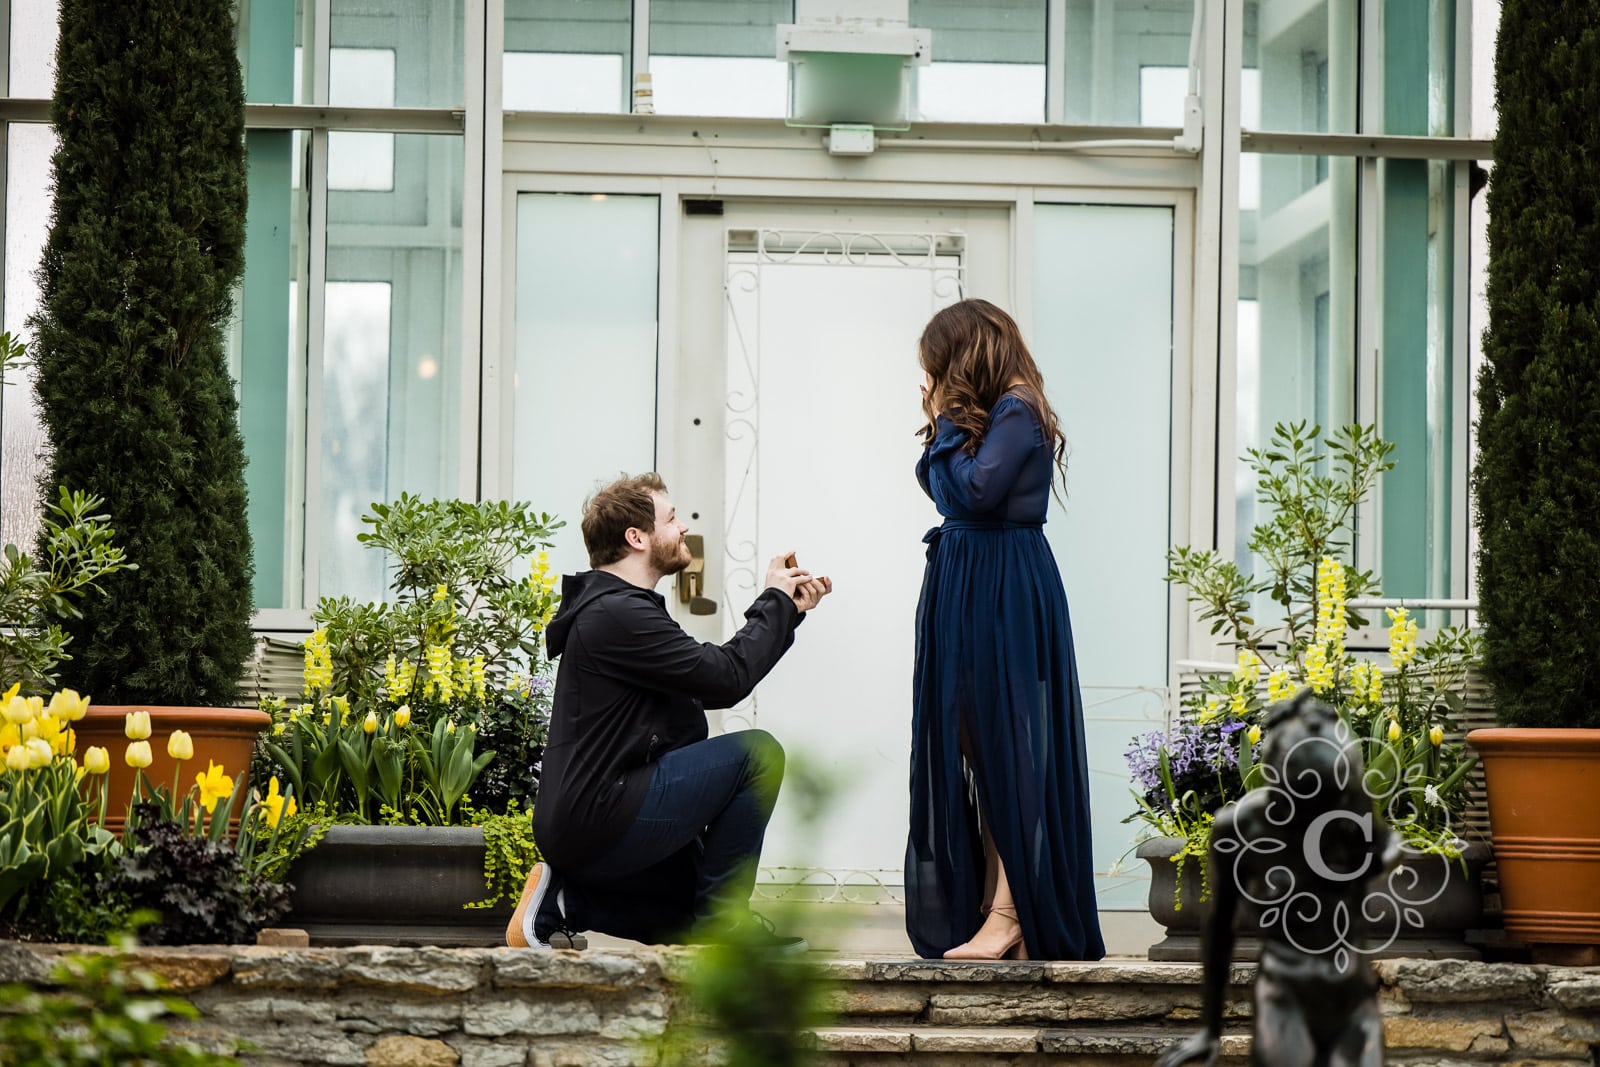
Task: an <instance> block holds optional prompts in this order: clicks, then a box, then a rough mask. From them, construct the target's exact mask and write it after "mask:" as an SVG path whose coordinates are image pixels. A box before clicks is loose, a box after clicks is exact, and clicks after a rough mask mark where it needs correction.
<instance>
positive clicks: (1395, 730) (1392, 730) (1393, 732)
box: [1389, 719, 1400, 741]
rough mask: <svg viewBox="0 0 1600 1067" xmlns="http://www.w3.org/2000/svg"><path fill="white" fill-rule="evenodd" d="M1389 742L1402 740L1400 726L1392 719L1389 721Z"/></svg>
mask: <svg viewBox="0 0 1600 1067" xmlns="http://www.w3.org/2000/svg"><path fill="white" fill-rule="evenodd" d="M1389 740H1390V741H1398V740H1400V724H1399V723H1398V722H1396V721H1395V720H1394V719H1390V720H1389Z"/></svg>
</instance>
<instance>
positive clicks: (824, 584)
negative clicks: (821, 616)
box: [794, 577, 833, 614]
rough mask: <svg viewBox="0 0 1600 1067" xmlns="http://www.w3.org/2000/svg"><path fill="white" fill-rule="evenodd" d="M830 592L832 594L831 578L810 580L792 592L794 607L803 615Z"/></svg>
mask: <svg viewBox="0 0 1600 1067" xmlns="http://www.w3.org/2000/svg"><path fill="white" fill-rule="evenodd" d="M831 592H833V579H832V578H821V577H818V578H813V579H811V580H810V581H809V582H802V583H801V584H800V585H798V586H796V587H795V590H794V603H795V606H796V607H798V608H799V609H800V613H801V614H805V613H806V612H808V611H810V610H811V609H812V608H814V607H816V606H817V603H818V602H819V601H821V600H822V598H823V597H825V596H827V595H828V594H829V593H831Z"/></svg>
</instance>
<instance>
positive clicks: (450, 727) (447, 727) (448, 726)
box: [444, 719, 456, 734]
mask: <svg viewBox="0 0 1600 1067" xmlns="http://www.w3.org/2000/svg"><path fill="white" fill-rule="evenodd" d="M444 732H445V733H447V734H453V733H455V732H456V721H455V720H454V719H451V720H450V721H449V722H447V723H445V724H444Z"/></svg>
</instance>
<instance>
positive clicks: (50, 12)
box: [7, 0, 61, 100]
mask: <svg viewBox="0 0 1600 1067" xmlns="http://www.w3.org/2000/svg"><path fill="white" fill-rule="evenodd" d="M10 9H11V26H10V30H11V41H10V44H11V48H10V51H11V70H10V72H9V73H10V82H9V84H8V86H7V89H8V90H9V92H8V94H7V95H9V96H24V97H33V98H34V99H38V100H42V99H44V98H46V97H48V96H50V95H52V94H53V93H54V92H55V85H56V39H57V38H58V37H59V36H60V34H59V32H58V28H59V24H60V21H61V17H60V11H61V5H60V2H59V0H11V3H10Z"/></svg>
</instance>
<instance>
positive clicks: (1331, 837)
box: [1156, 691, 1401, 1067]
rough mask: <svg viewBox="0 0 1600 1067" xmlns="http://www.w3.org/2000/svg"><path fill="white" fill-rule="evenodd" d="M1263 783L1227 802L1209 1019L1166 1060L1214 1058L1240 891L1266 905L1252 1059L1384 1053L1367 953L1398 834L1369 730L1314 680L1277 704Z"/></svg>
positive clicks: (1336, 1061)
mask: <svg viewBox="0 0 1600 1067" xmlns="http://www.w3.org/2000/svg"><path fill="white" fill-rule="evenodd" d="M1266 725H1267V736H1266V738H1265V741H1264V743H1263V745H1262V752H1261V757H1260V763H1259V768H1260V773H1261V776H1262V781H1261V784H1259V785H1258V786H1257V787H1256V788H1253V789H1252V790H1250V792H1248V793H1246V794H1245V796H1244V797H1243V798H1242V799H1241V800H1240V801H1239V802H1238V803H1237V804H1234V805H1232V806H1231V807H1228V808H1225V809H1224V810H1222V811H1221V812H1219V813H1218V815H1217V819H1216V823H1215V825H1214V826H1213V828H1212V832H1211V847H1210V863H1211V876H1210V883H1211V892H1212V898H1211V910H1210V912H1209V914H1208V915H1207V916H1206V921H1205V924H1204V928H1203V945H1204V949H1203V952H1204V956H1203V959H1204V965H1205V1007H1204V1016H1203V1018H1204V1023H1205V1026H1204V1028H1203V1029H1202V1030H1200V1031H1199V1032H1198V1033H1196V1034H1194V1035H1192V1036H1191V1037H1189V1038H1188V1039H1187V1040H1185V1041H1183V1042H1182V1043H1181V1044H1179V1045H1176V1046H1174V1047H1173V1048H1172V1049H1170V1050H1168V1051H1167V1052H1166V1053H1165V1054H1164V1055H1162V1056H1161V1058H1160V1059H1158V1060H1157V1061H1156V1064H1157V1067H1177V1065H1178V1064H1182V1063H1187V1062H1189V1061H1191V1060H1200V1061H1202V1062H1204V1063H1206V1064H1213V1063H1215V1062H1216V1059H1217V1052H1218V1047H1219V1044H1220V1041H1221V1036H1222V1007H1223V1000H1224V998H1225V994H1226V989H1227V985H1228V970H1229V962H1230V960H1231V958H1232V956H1233V943H1234V915H1235V912H1236V911H1237V910H1238V907H1239V903H1240V900H1241V898H1248V899H1249V901H1250V902H1251V903H1252V904H1254V905H1255V906H1256V907H1257V908H1259V909H1260V916H1261V917H1260V925H1261V931H1260V932H1261V938H1262V945H1261V962H1260V967H1259V970H1258V971H1257V975H1256V985H1255V1029H1254V1037H1253V1040H1252V1045H1251V1053H1250V1062H1251V1063H1252V1064H1260V1065H1271V1067H1323V1065H1327V1067H1356V1065H1360V1067H1373V1065H1378V1064H1382V1063H1383V1020H1382V1019H1381V1017H1380V1016H1379V1013H1378V1001H1377V979H1376V977H1375V976H1374V974H1373V971H1372V966H1371V964H1370V963H1369V962H1368V961H1367V960H1366V959H1363V958H1360V953H1361V951H1362V949H1363V948H1364V947H1365V944H1366V928H1367V924H1368V922H1369V921H1370V920H1372V919H1374V918H1376V917H1377V916H1376V915H1375V914H1374V913H1373V911H1372V908H1373V907H1374V905H1375V904H1376V905H1377V906H1378V907H1380V908H1381V907H1383V906H1384V905H1385V904H1392V902H1389V901H1387V899H1386V898H1384V897H1383V896H1382V894H1374V893H1373V892H1371V890H1370V888H1369V887H1370V885H1371V884H1372V883H1373V881H1374V880H1376V879H1379V878H1381V877H1382V876H1383V875H1384V874H1385V872H1387V871H1388V869H1389V868H1390V867H1391V866H1393V865H1394V863H1395V862H1396V860H1397V859H1398V858H1399V856H1400V848H1401V839H1400V836H1399V835H1398V834H1396V833H1395V832H1394V831H1393V830H1392V829H1390V828H1389V825H1388V824H1387V823H1386V822H1384V821H1383V819H1382V818H1381V817H1379V816H1378V814H1377V813H1376V812H1375V811H1374V805H1373V798H1372V796H1371V795H1369V794H1368V793H1367V792H1366V790H1365V789H1364V788H1363V783H1364V776H1365V767H1364V766H1363V762H1362V757H1361V747H1360V745H1359V743H1358V742H1357V741H1356V740H1355V739H1354V738H1353V737H1351V736H1350V734H1349V731H1348V729H1347V728H1346V727H1345V726H1344V724H1343V723H1341V722H1340V720H1339V718H1338V716H1337V715H1336V714H1335V713H1334V711H1333V709H1332V708H1330V707H1328V705H1326V704H1324V703H1322V702H1321V701H1318V700H1316V699H1315V698H1314V697H1313V696H1312V695H1311V693H1310V692H1309V691H1302V692H1301V693H1300V694H1299V695H1298V696H1296V697H1294V698H1292V699H1290V700H1285V701H1280V702H1279V703H1278V704H1276V705H1274V706H1273V707H1271V708H1269V709H1268V710H1267V719H1266Z"/></svg>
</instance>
